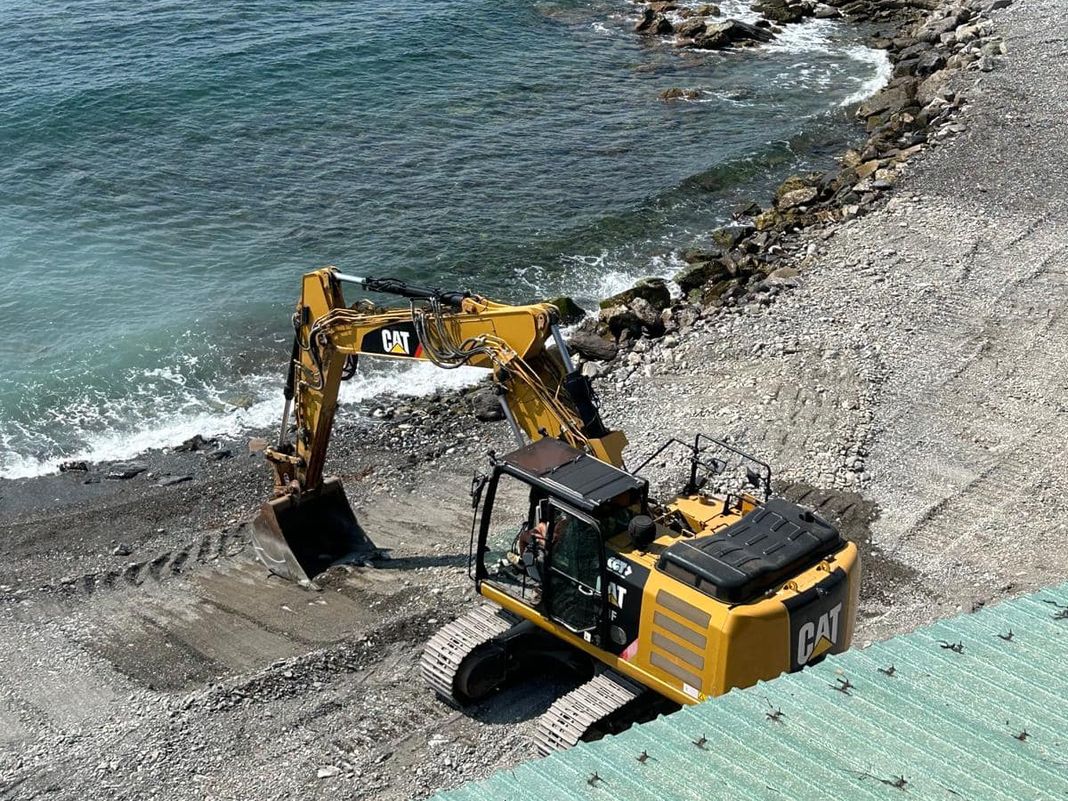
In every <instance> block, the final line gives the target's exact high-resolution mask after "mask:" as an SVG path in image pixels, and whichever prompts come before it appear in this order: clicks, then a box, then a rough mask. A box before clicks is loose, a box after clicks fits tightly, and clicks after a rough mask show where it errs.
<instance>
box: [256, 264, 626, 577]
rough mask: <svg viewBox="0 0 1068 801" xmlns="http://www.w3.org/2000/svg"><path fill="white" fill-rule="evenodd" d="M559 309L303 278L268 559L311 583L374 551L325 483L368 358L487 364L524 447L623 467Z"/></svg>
mask: <svg viewBox="0 0 1068 801" xmlns="http://www.w3.org/2000/svg"><path fill="white" fill-rule="evenodd" d="M343 283H352V284H355V285H357V286H360V287H361V288H362V289H363V290H365V291H367V292H373V293H380V294H382V293H384V294H393V295H397V296H400V297H403V298H405V299H407V300H408V306H407V307H401V308H388V309H382V308H378V307H376V306H374V305H373V304H372V303H370V302H369V301H366V300H363V301H360V302H357V303H354V304H353V305H351V306H349V305H346V302H345V298H344V296H343V294H342V288H341V287H342V284H343ZM557 316H558V312H557V310H556V307H554V306H552V305H550V304H545V303H541V304H533V305H529V306H510V305H506V304H501V303H495V302H493V301H490V300H487V299H485V298H483V297H480V296H478V295H473V294H471V293H469V292H448V291H442V290H438V289H428V288H424V287H417V286H412V285H409V284H407V283H405V282H402V281H399V280H396V279H388V278H387V279H375V278H357V277H355V276H348V275H345V274H343V273H340V272H339V271H337V270H336V269H335V268H332V267H327V268H324V269H321V270H317V271H315V272H311V273H308V274H306V275H305V276H304V279H303V286H302V291H301V298H300V302H299V303H298V304H297V310H296V314H295V315H294V318H293V322H294V330H295V331H294V340H293V350H292V354H291V359H290V364H289V372H288V376H287V380H286V387H285V398H286V401H285V411H284V412H283V417H282V425H281V430H280V432H279V437H278V442H277V444H276V445H275V446H273V447H271V448H268V449H267V451H266V456H267V459H268V461H269V462H270V463H271V466H272V468H273V471H274V496H275V498H274V500H272V501H270V502H269V503H268V504H265V505H264V507H263V509H262V510H261V513H260V515H259V517H258V518H257V520H256V521H255V523H254V526H253V538H254V541H255V543H256V548H257V552H258V553H259V555H260V557H261V559H263V561H264V562H265V564H267V566H268V567H269V568H270V569H271V570H272V571H274V572H275V573H279V574H281V575H284V576H286V577H289V578H293V579H296V580H305V579H307V578H309V575H313V572H319V570H320V569H321V568H322V567H324V566H325V565H328V564H330V563H333V562H334V561H338V560H339V559H343V558H345V557H346V556H350V555H352V554H358V553H359V552H361V551H367V550H370V549H372V546H370V541H369V540H368V539H367V537H366V535H365V534H364V533H363V531H362V530H361V529H360V528H359V524H358V523H356V520H355V517H354V516H353V514H352V511H351V509H350V508H349V507H348V502H347V501H346V500H345V497H344V492H343V490H342V489H341V485H340V482H338V481H337V480H336V479H328V480H326V481H324V480H323V468H324V465H325V461H326V454H327V449H328V445H329V442H330V435H331V430H332V428H333V420H334V413H335V411H336V409H337V398H338V391H339V389H340V386H341V382H342V381H343V380H345V379H346V378H350V377H351V376H352V374H353V373H354V372H355V369H356V366H357V365H358V362H359V359H361V358H362V357H377V358H392V359H409V360H412V359H414V360H422V361H429V362H431V363H433V364H435V365H437V366H438V367H441V368H444V369H454V368H457V367H461V366H465V365H466V366H473V367H481V368H484V369H487V370H489V371H491V375H492V379H493V383H494V386H495V390H496V392H497V396H498V399H499V400H500V402H501V406H502V408H503V410H504V414H505V417H506V419H507V420H508V423H509V425H510V426H511V428H512V430H513V433H514V434H515V436H516V438H517V439H518V441H519V443H520V444H526V441H534V440H537V439H540V438H542V437H546V436H548V437H555V438H559V439H561V440H563V441H565V442H567V443H568V444H570V445H572V446H573V447H576V448H578V449H580V450H584V451H587V452H589V453H591V454H592V455H594V456H596V457H597V458H599V459H601V460H602V461H606V462H609V463H610V464H614V465H617V466H620V465H622V451H623V448H624V447H625V446H626V439H625V437H624V435H623V434H622V433H621V432H619V431H610V430H608V429H607V428H606V427H605V426H604V424H603V423H602V421H601V418H600V413H599V412H598V409H597V406H596V403H595V401H594V398H593V394H592V390H591V388H590V384H589V381H588V379H587V378H586V377H585V376H583V375H582V374H581V373H579V372H578V371H577V370H575V369H574V367H573V365H572V363H571V358H570V356H569V354H568V351H567V346H566V344H565V342H564V340H563V338H562V337H561V336H560V331H559V328H558V327H557ZM550 342H553V343H555V345H556V347H555V350H554V349H551V348H550V347H549V344H550ZM291 418H292V419H291ZM291 423H292V425H291Z"/></svg>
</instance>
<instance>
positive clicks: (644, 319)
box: [627, 298, 664, 337]
mask: <svg viewBox="0 0 1068 801" xmlns="http://www.w3.org/2000/svg"><path fill="white" fill-rule="evenodd" d="M627 308H629V309H630V310H631V311H632V312H634V316H635V317H637V318H638V321H639V322H640V323H641V324H642V330H643V331H644V332H645V333H646V334H648V335H649V336H651V337H658V336H661V335H662V334H663V333H664V321H663V320H662V319H661V318H660V311H659V310H658V309H654V308H653V305H652V304H651V303H649V301H647V300H646V299H645V298H635V299H634V300H632V301H631V302H630V303H628V304H627Z"/></svg>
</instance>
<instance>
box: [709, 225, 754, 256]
mask: <svg viewBox="0 0 1068 801" xmlns="http://www.w3.org/2000/svg"><path fill="white" fill-rule="evenodd" d="M753 231H754V227H753V226H752V225H725V226H723V227H722V228H717V229H716V230H715V231H713V232H712V241H713V242H715V243H716V244H717V245H719V246H720V247H721V248H723V249H724V250H733V249H734V248H736V247H737V246H738V243H739V242H741V241H742V240H743V239H745V238H746V237H747V236H749V235H750V234H752V233H753Z"/></svg>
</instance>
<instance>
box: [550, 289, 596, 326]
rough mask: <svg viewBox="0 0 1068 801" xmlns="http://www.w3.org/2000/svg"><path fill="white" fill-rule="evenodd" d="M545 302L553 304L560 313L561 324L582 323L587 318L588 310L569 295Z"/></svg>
mask: <svg viewBox="0 0 1068 801" xmlns="http://www.w3.org/2000/svg"><path fill="white" fill-rule="evenodd" d="M545 302H546V303H551V304H552V305H553V306H555V307H556V308H557V309H558V310H559V311H560V322H562V323H563V324H564V325H571V324H572V323H577V322H581V321H582V320H583V319H584V318H585V317H586V310H585V309H583V308H582V307H581V306H579V305H578V304H577V303H575V301H574V300H572V299H571V298H569V297H568V296H567V295H561V296H560V297H558V298H552V299H551V300H547V301H545Z"/></svg>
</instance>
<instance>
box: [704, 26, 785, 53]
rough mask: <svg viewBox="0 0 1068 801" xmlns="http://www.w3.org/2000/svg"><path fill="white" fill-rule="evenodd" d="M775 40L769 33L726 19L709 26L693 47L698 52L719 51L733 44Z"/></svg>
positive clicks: (773, 35)
mask: <svg viewBox="0 0 1068 801" xmlns="http://www.w3.org/2000/svg"><path fill="white" fill-rule="evenodd" d="M774 38H775V34H773V33H771V31H767V30H764V29H763V28H759V27H757V26H756V25H750V24H749V23H748V22H741V21H739V20H736V19H728V20H726V21H724V22H720V23H718V24H716V25H709V26H707V27H706V28H705V32H704V33H703V34H701V35H700V36H699V37H697V38H696V39H694V40H693V46H694V47H696V48H698V49H700V50H720V49H722V48H724V47H729V46H730V45H733V44H739V43H748V42H770V41H771V40H772V39H774Z"/></svg>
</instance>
